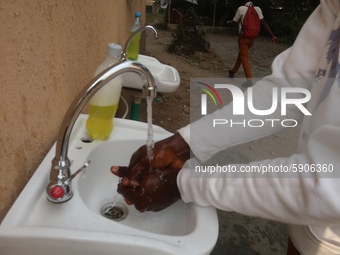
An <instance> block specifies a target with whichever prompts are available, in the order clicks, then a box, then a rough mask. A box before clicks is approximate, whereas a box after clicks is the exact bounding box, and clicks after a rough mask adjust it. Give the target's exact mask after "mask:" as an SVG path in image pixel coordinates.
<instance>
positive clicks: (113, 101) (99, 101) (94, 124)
mask: <svg viewBox="0 0 340 255" xmlns="http://www.w3.org/2000/svg"><path fill="white" fill-rule="evenodd" d="M121 52H122V47H121V46H120V45H118V44H115V43H109V44H108V45H107V51H106V53H107V55H106V58H105V60H104V61H103V62H102V63H101V64H100V65H99V67H98V68H97V70H96V72H95V76H96V75H98V74H99V73H100V72H102V71H103V70H105V69H107V68H108V67H110V66H112V65H114V64H116V63H118V62H119V58H120V55H121ZM121 90H122V78H121V76H117V77H115V78H113V79H112V80H111V81H109V82H108V83H107V84H105V85H104V87H102V88H101V89H100V90H99V91H98V92H97V93H96V94H95V95H94V96H93V97H92V98H91V99H90V102H89V117H88V119H87V121H86V130H87V133H88V135H89V136H90V137H91V139H93V140H107V139H108V138H109V136H110V134H111V132H112V129H113V125H114V123H113V118H114V116H115V114H116V111H117V109H118V103H119V99H120V94H121Z"/></svg>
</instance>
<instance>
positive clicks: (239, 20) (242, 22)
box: [227, 0, 278, 87]
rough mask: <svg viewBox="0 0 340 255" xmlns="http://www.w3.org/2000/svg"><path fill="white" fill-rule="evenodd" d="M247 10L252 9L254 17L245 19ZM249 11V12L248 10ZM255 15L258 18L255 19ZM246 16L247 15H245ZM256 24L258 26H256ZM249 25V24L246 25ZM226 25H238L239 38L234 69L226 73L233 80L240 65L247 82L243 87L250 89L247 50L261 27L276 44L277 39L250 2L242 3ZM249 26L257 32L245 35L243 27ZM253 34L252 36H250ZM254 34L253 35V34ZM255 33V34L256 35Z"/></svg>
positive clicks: (259, 12) (260, 11) (250, 81)
mask: <svg viewBox="0 0 340 255" xmlns="http://www.w3.org/2000/svg"><path fill="white" fill-rule="evenodd" d="M249 8H252V11H253V12H254V16H255V17H251V16H249V17H250V18H249V19H248V17H247V18H246V19H245V16H246V13H247V11H248V9H249ZM249 11H251V10H249ZM256 14H257V16H258V17H256ZM250 15H251V14H250ZM247 16H248V14H247ZM257 22H258V24H256V23H257ZM246 23H249V24H246ZM227 24H228V25H232V24H239V28H238V29H239V34H240V36H239V38H238V47H239V53H238V57H237V60H236V63H235V65H234V67H233V68H232V69H231V70H229V71H228V73H229V77H230V78H234V75H235V73H236V72H237V71H238V69H239V68H240V66H241V64H242V67H243V70H244V73H245V75H246V78H247V81H246V82H245V83H243V84H242V86H243V87H251V86H252V85H253V82H252V73H251V69H250V62H249V49H250V48H251V47H252V46H253V44H254V40H255V38H256V36H257V34H258V33H259V32H260V28H261V25H262V26H263V27H264V28H265V30H266V31H267V32H268V33H269V34H270V35H271V37H272V40H273V42H274V43H278V38H277V37H276V36H275V35H274V34H273V32H272V30H271V29H270V27H269V25H268V24H267V22H266V21H265V20H264V17H263V14H262V10H261V9H260V7H258V6H254V3H253V2H252V1H247V0H245V1H244V5H243V6H240V7H239V8H238V9H237V11H236V13H235V17H234V19H233V20H228V21H227ZM246 26H250V27H251V28H252V29H253V30H257V31H254V32H250V34H246V31H245V29H246V28H245V27H246ZM252 33H253V34H252ZM254 33H255V34H254ZM256 33H257V34H256Z"/></svg>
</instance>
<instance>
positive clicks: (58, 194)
mask: <svg viewBox="0 0 340 255" xmlns="http://www.w3.org/2000/svg"><path fill="white" fill-rule="evenodd" d="M64 194H65V190H64V188H63V187H62V186H61V185H54V186H52V187H51V188H50V196H51V197H52V198H54V199H56V200H59V199H61V198H62V197H63V196H64Z"/></svg>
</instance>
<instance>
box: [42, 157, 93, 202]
mask: <svg viewBox="0 0 340 255" xmlns="http://www.w3.org/2000/svg"><path fill="white" fill-rule="evenodd" d="M90 163H91V161H90V160H88V161H86V162H85V164H84V165H83V166H82V167H81V168H79V169H78V170H77V171H76V172H74V173H73V174H72V175H71V176H70V177H69V178H67V179H64V178H61V179H58V180H52V181H51V182H50V183H49V184H48V185H47V187H46V192H47V199H48V200H49V201H51V202H54V203H62V202H66V201H68V200H70V199H71V198H72V196H73V193H72V189H71V181H72V179H73V178H74V177H76V176H77V175H78V174H79V173H81V172H82V171H83V170H84V169H85V168H86V167H88V165H89V164H90Z"/></svg>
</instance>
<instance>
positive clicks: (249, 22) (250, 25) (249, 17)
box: [242, 6, 261, 39]
mask: <svg viewBox="0 0 340 255" xmlns="http://www.w3.org/2000/svg"><path fill="white" fill-rule="evenodd" d="M260 30H261V22H260V18H259V15H258V14H257V11H256V10H255V8H254V6H249V7H248V10H247V12H246V14H245V16H244V19H243V24H242V31H243V36H244V37H247V38H250V39H255V38H256V37H257V36H258V35H259V33H260Z"/></svg>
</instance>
